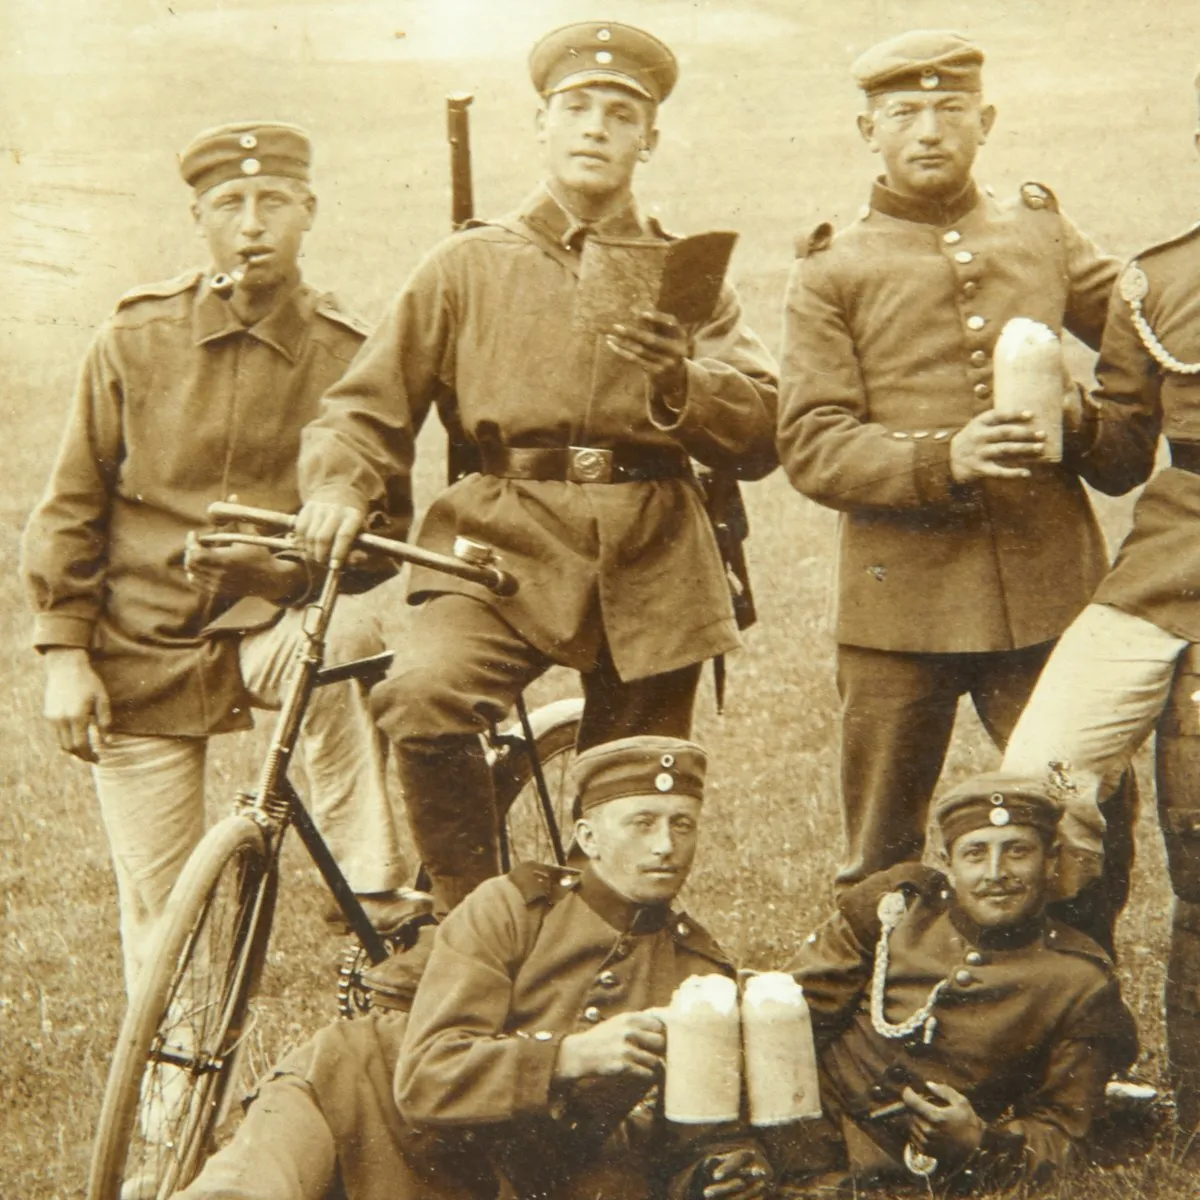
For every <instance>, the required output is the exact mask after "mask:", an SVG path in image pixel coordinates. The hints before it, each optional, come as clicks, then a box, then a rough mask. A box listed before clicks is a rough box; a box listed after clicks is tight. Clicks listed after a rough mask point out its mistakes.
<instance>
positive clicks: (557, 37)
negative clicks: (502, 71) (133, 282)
mask: <svg viewBox="0 0 1200 1200" xmlns="http://www.w3.org/2000/svg"><path fill="white" fill-rule="evenodd" d="M529 75H530V78H531V79H532V80H533V86H534V87H535V88H536V89H537V91H538V94H539V95H541V96H552V95H554V94H555V93H556V92H566V91H570V90H571V89H572V88H580V87H588V86H590V85H593V84H610V85H612V86H615V87H622V88H625V89H627V90H628V91H631V92H633V93H635V94H636V95H638V96H641V97H643V98H644V99H646V100H653V101H654V103H655V104H661V103H662V102H663V101H664V100H665V99H666V98H667V97H668V96H669V95H670V94H671V90H672V88H674V86H675V82H676V80H677V79H678V78H679V63H678V62H677V61H676V59H675V55H674V54H672V53H671V51H670V49H669V48H668V47H667V46H666V45H664V44H663V43H662V42H660V41H659V40H658V38H656V37H654V36H653V35H651V34H649V33H646V32H645V31H644V30H642V29H635V28H634V27H633V26H632V25H622V24H620V23H619V22H616V21H581V22H579V23H578V24H575V25H564V26H563V27H562V28H561V29H555V30H553V31H551V32H550V33H548V34H546V36H545V37H544V38H542V39H541V41H539V42H538V43H537V45H536V46H534V48H533V50H532V51H531V53H530V55H529Z"/></svg>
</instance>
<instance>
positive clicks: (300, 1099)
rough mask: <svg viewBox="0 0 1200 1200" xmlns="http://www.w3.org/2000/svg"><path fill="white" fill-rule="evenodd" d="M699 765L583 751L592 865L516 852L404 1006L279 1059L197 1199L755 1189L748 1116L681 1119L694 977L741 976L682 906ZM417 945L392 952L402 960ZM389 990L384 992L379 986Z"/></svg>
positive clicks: (447, 928) (669, 742)
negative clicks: (672, 1090) (675, 1057)
mask: <svg viewBox="0 0 1200 1200" xmlns="http://www.w3.org/2000/svg"><path fill="white" fill-rule="evenodd" d="M705 768H706V760H705V755H704V751H703V750H702V749H701V748H700V747H699V746H697V745H695V744H693V743H691V742H685V741H680V740H678V739H675V738H651V737H636V738H626V739H623V740H621V741H617V742H612V743H609V744H606V745H603V746H598V747H595V748H593V749H591V750H588V751H585V752H584V753H582V754H581V755H580V756H579V758H578V759H577V760H576V762H575V764H574V765H573V768H572V777H571V786H572V788H573V790H574V792H575V795H576V801H575V803H576V814H577V815H578V817H579V820H578V821H577V823H576V836H577V839H578V843H579V845H580V846H581V847H582V850H583V852H584V853H585V854H586V856H587V862H586V865H585V866H584V868H583V871H582V873H576V872H574V871H571V870H567V869H561V870H560V869H556V868H553V867H540V866H536V865H533V864H522V865H521V866H520V867H518V868H517V869H516V870H514V871H513V872H511V873H510V874H509V875H507V876H504V877H503V878H498V879H490V880H488V881H486V882H485V883H483V884H482V885H481V886H480V887H479V888H478V889H477V890H476V891H475V892H473V893H472V894H471V895H470V896H469V897H467V899H466V900H465V901H464V902H463V904H462V905H461V906H460V907H458V908H457V909H456V910H455V911H454V912H453V913H451V914H450V916H449V917H447V919H446V921H445V923H444V924H442V925H441V926H440V927H438V930H437V935H436V938H435V939H434V943H433V950H432V953H431V954H430V956H429V961H428V965H427V966H426V967H425V970H424V975H423V977H422V978H421V982H420V986H419V987H418V988H417V991H416V998H415V1000H414V1001H413V1004H412V1012H411V1015H405V1014H404V1013H401V1012H391V1013H380V1012H379V1011H378V1010H376V1011H373V1012H372V1013H371V1014H370V1015H369V1016H368V1017H367V1018H366V1019H364V1020H361V1021H354V1022H352V1023H346V1022H340V1023H338V1024H335V1025H331V1026H328V1027H327V1028H326V1029H324V1030H323V1031H322V1032H320V1033H319V1034H318V1035H317V1036H316V1038H314V1039H313V1040H312V1041H311V1042H309V1043H308V1045H306V1046H304V1047H302V1048H301V1049H300V1050H299V1051H297V1052H296V1053H294V1054H293V1055H292V1056H291V1057H290V1058H289V1059H288V1060H286V1061H285V1062H284V1063H282V1064H281V1065H280V1066H279V1067H278V1068H277V1069H276V1070H275V1071H274V1072H273V1074H272V1075H271V1078H270V1080H269V1082H268V1083H267V1084H266V1085H265V1086H264V1087H263V1088H262V1090H261V1093H260V1095H259V1096H258V1098H257V1100H256V1101H255V1102H254V1103H253V1104H252V1105H251V1107H250V1110H249V1113H248V1115H247V1118H246V1122H245V1124H244V1125H243V1126H242V1128H241V1130H240V1131H239V1132H238V1135H237V1137H235V1139H234V1140H233V1142H231V1143H230V1145H229V1146H228V1147H227V1148H226V1149H225V1150H223V1151H222V1152H221V1153H220V1154H218V1155H217V1156H216V1157H215V1158H213V1159H212V1160H210V1162H209V1163H208V1164H207V1166H206V1167H205V1169H204V1171H203V1172H202V1174H201V1175H200V1176H199V1178H198V1179H197V1180H196V1181H195V1182H194V1183H193V1184H192V1185H191V1186H190V1187H189V1188H188V1189H186V1191H184V1192H183V1194H182V1195H183V1197H185V1198H186V1200H205V1198H209V1197H211V1198H214V1200H215V1198H216V1197H220V1198H221V1200H276V1198H278V1200H321V1198H322V1197H325V1196H328V1195H330V1194H331V1193H333V1191H334V1188H335V1184H336V1185H337V1186H338V1188H339V1190H338V1191H337V1192H336V1194H337V1195H344V1196H345V1197H346V1198H347V1200H440V1198H441V1197H446V1198H448V1200H449V1198H453V1200H469V1198H470V1197H476V1196H478V1197H481V1198H482V1197H492V1196H495V1195H496V1189H497V1186H498V1183H499V1178H500V1177H503V1178H504V1179H505V1180H507V1182H508V1185H509V1187H510V1189H511V1194H514V1195H517V1196H539V1197H545V1198H546V1200H555V1198H557V1197H568V1196H572V1197H574V1196H606V1197H614V1198H616V1197H620V1198H621V1200H639V1198H649V1197H651V1196H661V1195H664V1194H669V1195H670V1196H672V1197H679V1198H681V1200H682V1198H684V1197H687V1198H689V1200H690V1198H692V1197H694V1198H695V1200H699V1197H701V1196H704V1197H718V1196H728V1197H740V1198H743V1200H752V1198H753V1197H757V1196H761V1195H763V1194H764V1191H765V1188H766V1186H767V1181H768V1179H769V1168H768V1167H767V1164H766V1161H765V1159H763V1158H762V1156H761V1153H760V1152H759V1151H758V1150H757V1147H755V1146H754V1144H753V1143H751V1142H748V1141H746V1140H745V1139H744V1138H741V1137H740V1136H739V1135H738V1133H737V1131H736V1130H734V1129H729V1128H725V1127H707V1128H705V1129H703V1130H697V1131H696V1132H695V1133H694V1134H692V1135H688V1134H687V1133H686V1131H683V1130H680V1129H675V1130H673V1131H672V1130H670V1129H669V1128H668V1127H667V1126H666V1124H665V1122H664V1121H663V1119H662V1115H661V1111H660V1108H659V1106H658V1104H657V1101H656V1099H655V1097H656V1096H657V1093H658V1089H657V1087H656V1086H655V1085H656V1081H658V1080H659V1079H660V1078H661V1072H662V1059H663V1051H664V1048H665V1045H666V1039H665V1035H664V1028H663V1024H662V1021H661V1020H660V1018H659V1017H657V1016H655V1015H653V1014H651V1013H650V1012H647V1011H645V1010H647V1009H649V1008H651V1007H653V1006H658V1005H664V1004H666V1003H668V1002H669V1001H670V998H671V994H672V992H673V990H674V988H675V987H676V986H677V985H678V984H679V983H681V982H682V981H683V980H684V979H685V978H687V977H688V976H690V975H711V974H721V975H727V976H732V975H733V973H734V972H733V968H732V966H731V965H730V963H729V960H728V959H727V958H726V957H725V955H724V954H723V953H722V951H721V950H720V948H719V947H718V946H717V944H716V943H715V942H714V941H713V940H712V938H711V937H710V936H709V935H708V934H707V933H706V932H705V931H704V930H703V929H702V928H701V927H700V926H699V925H698V924H696V922H695V921H693V920H692V919H691V918H690V917H688V916H686V915H685V914H683V913H679V912H674V911H672V910H671V908H670V905H671V901H672V900H673V899H674V898H675V896H676V894H677V893H678V892H679V889H680V888H681V887H682V886H683V884H684V881H685V880H686V879H687V875H688V871H689V870H690V868H691V865H692V857H693V855H694V853H695V850H696V841H697V834H698V827H699V819H700V806H701V798H702V794H703V785H704V774H705ZM404 957H405V956H399V957H398V958H397V959H393V960H390V962H389V963H388V964H385V967H384V972H385V973H386V971H387V969H388V968H389V967H391V968H393V969H394V970H396V971H398V972H399V974H401V975H403V974H404V972H405V966H406V965H405V963H404V961H403V960H404ZM380 994H383V993H382V992H381V993H380Z"/></svg>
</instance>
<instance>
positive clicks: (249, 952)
mask: <svg viewBox="0 0 1200 1200" xmlns="http://www.w3.org/2000/svg"><path fill="white" fill-rule="evenodd" d="M275 890H276V874H275V870H274V867H273V864H272V862H271V861H270V859H269V856H268V850H267V843H266V839H265V837H264V834H263V831H262V830H261V829H260V828H259V827H258V826H257V825H256V824H255V823H254V822H253V821H251V820H250V819H249V818H247V817H242V816H232V817H227V818H226V819H225V820H224V821H222V822H221V823H220V824H218V825H216V826H214V828H213V829H211V830H210V831H209V832H208V834H207V835H206V836H205V837H204V839H203V841H201V843H200V845H199V846H197V847H196V850H195V851H194V852H193V854H192V856H191V858H190V859H189V860H188V863H187V866H186V867H185V868H184V871H183V874H182V875H181V876H180V877H179V880H178V882H177V883H176V884H175V887H174V890H173V891H172V893H171V898H170V900H169V901H168V903H167V908H166V911H165V912H164V914H163V918H162V922H161V924H160V926H159V932H158V934H157V936H156V941H155V946H154V949H153V951H152V954H151V957H150V959H149V960H148V965H147V966H146V968H145V971H144V972H143V975H142V977H141V979H140V980H139V981H138V984H137V988H136V992H135V995H134V996H133V998H132V1000H131V1001H130V1004H129V1009H128V1011H127V1012H126V1014H125V1020H124V1022H123V1024H122V1026H121V1034H120V1037H119V1039H118V1041H117V1048H116V1051H115V1053H114V1055H113V1063H112V1067H111V1069H110V1071H109V1076H108V1084H107V1087H106V1089H105V1093H104V1104H103V1107H102V1109H101V1112H100V1120H99V1124H98V1126H97V1131H96V1141H95V1145H94V1147H93V1151H92V1165H91V1173H90V1176H89V1180H88V1195H89V1197H90V1200H166V1197H168V1196H170V1195H172V1194H173V1193H174V1192H176V1191H178V1190H179V1189H180V1188H183V1187H185V1186H186V1185H187V1184H188V1183H189V1182H190V1181H191V1180H192V1179H193V1178H194V1177H195V1175H196V1174H197V1173H198V1171H199V1169H200V1167H201V1165H202V1163H203V1160H204V1156H205V1154H206V1152H207V1151H208V1150H209V1148H210V1146H211V1142H212V1137H213V1134H214V1131H215V1129H216V1127H217V1124H218V1123H219V1121H220V1120H221V1119H222V1116H223V1114H224V1110H225V1107H226V1102H227V1101H228V1100H229V1099H230V1098H231V1097H232V1090H231V1084H232V1081H233V1078H234V1076H235V1074H236V1063H237V1058H238V1049H239V1047H240V1045H241V1043H242V1039H243V1035H244V1033H245V1031H246V1030H245V1025H246V1010H247V1005H248V1002H249V999H250V996H251V993H252V992H253V990H254V988H255V987H256V986H257V983H258V976H259V973H260V969H261V966H262V962H263V960H264V959H265V957H266V948H267V938H268V936H269V934H270V926H271V918H272V915H273V912H274V906H275Z"/></svg>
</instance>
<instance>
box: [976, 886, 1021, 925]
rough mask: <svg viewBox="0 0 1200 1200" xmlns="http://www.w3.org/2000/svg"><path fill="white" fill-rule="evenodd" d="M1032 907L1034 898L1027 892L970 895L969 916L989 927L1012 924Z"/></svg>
mask: <svg viewBox="0 0 1200 1200" xmlns="http://www.w3.org/2000/svg"><path fill="white" fill-rule="evenodd" d="M1033 907H1034V898H1033V897H1032V896H1031V895H1030V893H1029V892H1016V893H1009V894H1007V895H1003V896H972V897H971V908H972V910H973V911H972V913H971V916H973V917H974V918H975V920H976V921H977V922H978V923H979V924H980V925H983V926H985V927H986V928H989V929H992V928H999V927H1001V926H1004V925H1013V924H1015V923H1016V922H1017V921H1020V920H1023V919H1024V918H1025V917H1026V916H1028V915H1029V913H1030V911H1031V910H1032V908H1033Z"/></svg>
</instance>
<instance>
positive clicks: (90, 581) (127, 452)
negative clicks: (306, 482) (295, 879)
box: [22, 122, 404, 988]
mask: <svg viewBox="0 0 1200 1200" xmlns="http://www.w3.org/2000/svg"><path fill="white" fill-rule="evenodd" d="M310 158H311V147H310V144H309V139H308V135H307V134H306V133H305V132H304V131H303V130H301V129H298V128H296V127H295V126H292V125H282V124H277V123H274V122H248V123H242V124H236V125H225V126H222V127H221V128H219V129H212V130H209V131H207V132H206V133H202V134H200V135H199V136H198V137H197V138H196V139H195V140H194V141H193V142H192V144H191V145H190V146H189V147H188V148H187V149H186V150H185V151H184V152H183V154H182V156H181V158H180V169H181V171H182V173H183V177H184V179H185V180H186V181H187V183H188V184H190V185H191V187H192V188H193V189H194V191H195V198H194V200H193V202H192V213H193V215H194V217H195V221H196V225H197V228H198V230H199V232H200V233H201V234H202V236H203V237H204V239H205V241H206V242H207V245H208V250H209V252H210V254H211V256H212V268H211V270H210V271H208V272H201V271H192V272H189V273H187V274H185V275H181V276H179V277H178V278H177V279H173V280H170V281H168V282H166V283H156V284H150V285H149V286H147V287H141V288H137V289H136V290H134V291H132V292H130V293H128V294H127V295H126V296H124V297H123V298H122V299H121V301H120V302H119V303H118V305H117V309H116V312H115V313H114V314H113V315H112V317H110V318H109V320H108V321H107V322H106V323H105V325H104V326H103V327H102V328H101V330H100V332H99V333H98V334H97V335H96V338H95V340H94V342H93V343H92V347H91V350H90V351H89V352H88V356H87V359H86V361H85V363H84V367H83V372H82V374H81V376H80V382H79V387H78V390H77V392H76V397H75V407H74V410H73V411H72V413H71V416H70V419H69V420H68V423H67V428H66V433H65V435H64V438H63V442H62V448H61V450H60V452H59V457H58V462H57V464H56V465H55V468H54V472H53V475H52V476H51V479H50V484H49V486H48V488H47V491H46V495H45V498H44V499H43V500H42V502H41V504H40V505H39V506H38V508H37V511H36V512H35V513H34V514H33V517H32V519H31V520H30V522H29V526H28V528H27V529H26V531H25V538H24V543H23V547H22V550H23V565H24V571H25V576H26V580H27V583H28V586H29V591H30V594H31V597H32V601H33V607H34V611H35V614H36V616H35V627H34V645H35V646H36V647H37V649H38V650H40V651H41V653H42V656H43V660H44V662H45V666H46V716H47V717H48V718H49V720H50V721H51V723H52V724H53V726H54V728H55V730H56V732H57V734H58V740H59V744H60V745H61V746H62V748H63V749H64V750H65V751H67V752H68V753H70V754H73V755H75V756H76V757H78V758H82V759H84V760H86V761H89V762H91V763H92V764H93V768H92V771H93V776H94V779H95V783H96V792H97V795H98V797H99V800H100V812H101V815H102V817H103V819H104V824H105V828H106V829H107V831H108V838H109V845H110V847H111V849H112V855H113V864H114V867H115V869H116V875H117V889H118V894H119V898H120V905H121V940H122V946H123V950H124V955H125V982H126V987H127V988H132V986H133V983H134V979H135V977H136V975H137V972H138V970H139V968H140V965H141V962H142V957H143V955H144V954H145V951H146V941H147V938H148V937H149V936H150V932H151V929H152V927H153V924H154V922H155V920H156V919H157V917H158V915H159V914H160V913H161V912H162V909H163V906H164V905H165V903H166V900H167V896H168V894H169V893H170V891H171V887H172V885H173V884H174V882H175V879H176V878H177V876H178V875H179V872H180V871H181V870H182V869H183V865H184V863H185V862H186V861H187V858H188V855H189V854H190V853H191V851H192V849H193V848H194V846H195V844H196V842H197V841H198V840H199V839H200V836H201V834H202V833H203V832H204V761H205V750H206V746H207V740H208V737H209V735H210V734H214V733H223V732H225V731H227V730H233V729H244V728H246V727H247V726H248V725H249V724H250V716H249V710H250V708H251V707H252V706H256V707H264V706H265V707H271V706H273V705H274V704H275V703H277V699H278V696H279V692H280V689H281V687H282V683H283V676H284V673H285V670H286V667H287V665H288V663H289V661H290V659H291V654H292V650H293V648H294V646H295V645H296V643H297V641H298V637H299V632H300V619H301V615H302V609H301V607H300V606H302V604H303V602H304V599H305V597H306V596H307V595H308V594H309V591H310V588H311V585H312V583H313V580H312V578H311V576H310V574H309V572H308V570H307V569H306V568H305V566H304V565H303V564H302V563H300V562H298V561H293V560H290V559H287V558H280V557H277V556H273V555H272V554H271V553H270V552H268V551H266V550H262V549H260V548H258V547H244V546H238V547H227V548H217V549H203V548H201V547H200V546H199V544H198V543H196V541H195V539H194V537H193V536H192V532H191V531H194V530H195V529H197V528H198V527H202V526H203V525H204V524H205V522H206V520H207V514H206V510H207V507H208V505H209V504H210V503H211V502H212V501H214V500H221V499H225V498H227V497H228V496H229V495H230V494H231V493H236V494H237V496H238V498H239V499H240V500H241V501H242V502H243V503H246V504H255V505H261V506H264V507H269V508H282V509H290V508H294V507H295V505H296V504H297V503H298V500H299V497H298V495H297V492H296V466H295V460H296V454H297V450H298V444H299V438H300V430H301V428H302V427H303V425H304V423H305V422H306V421H307V420H309V419H310V418H311V417H312V416H313V415H314V414H315V412H316V406H317V401H318V399H319V398H320V396H321V393H322V392H323V391H324V390H325V389H326V388H328V387H329V386H330V384H332V383H333V382H334V380H336V379H337V378H338V376H339V375H341V373H342V372H343V371H344V370H345V369H346V366H347V364H348V363H349V362H350V360H351V359H352V358H353V357H354V354H355V352H356V351H357V350H358V348H359V346H360V345H361V344H362V341H363V337H364V336H365V330H364V329H363V328H362V326H361V325H360V324H359V323H358V322H357V321H356V320H355V319H354V318H353V317H350V316H347V315H346V313H344V312H343V311H342V310H341V309H340V308H339V307H338V306H337V304H336V303H335V302H334V300H333V298H332V297H330V296H328V295H325V294H323V293H321V292H318V291H315V290H314V289H313V288H311V287H309V286H307V285H306V284H304V283H302V282H301V280H300V266H299V255H300V247H301V243H302V242H303V239H304V235H305V233H306V232H307V231H308V229H309V228H310V226H311V225H312V221H313V216H314V214H315V212H316V199H315V197H314V196H313V193H312V191H311V190H310V188H309V160H310ZM377 579H378V576H370V575H366V574H365V573H364V574H360V577H359V578H358V580H357V586H358V588H359V589H361V588H362V587H364V586H369V584H370V583H372V582H375V581H377ZM354 584H355V581H353V580H351V586H352V587H353V586H354ZM338 618H339V620H336V621H335V622H334V629H333V631H332V634H331V643H330V651H331V655H332V656H333V657H334V658H338V657H340V658H342V659H349V658H355V657H358V656H360V655H362V654H369V653H371V652H373V651H375V650H378V649H381V648H382V647H381V644H380V640H379V635H378V632H377V629H376V628H375V623H374V621H373V619H369V617H368V614H367V613H366V612H365V611H364V610H363V609H362V608H361V607H360V606H357V605H356V604H355V603H354V602H353V601H351V602H349V603H346V604H345V605H344V607H343V608H341V609H339V611H338ZM211 622H215V627H214V628H210V623H211ZM304 732H305V737H304V740H303V742H302V751H301V752H302V755H303V763H304V767H305V771H306V774H307V776H308V781H309V785H310V789H311V792H312V797H313V803H314V807H315V811H316V817H317V819H318V821H319V822H320V824H321V826H322V828H323V831H324V833H325V836H326V838H327V839H328V841H329V843H330V846H331V849H332V850H333V851H334V854H335V856H336V857H337V858H338V861H339V862H340V863H341V866H342V869H343V871H344V872H345V873H346V875H347V876H348V878H349V881H350V883H351V886H352V887H353V888H354V889H355V890H356V891H357V892H359V893H360V894H361V895H363V897H364V899H365V900H366V902H367V905H366V906H367V909H368V915H370V916H372V917H373V918H374V919H376V920H380V921H387V920H388V915H389V913H390V912H394V911H398V909H399V907H400V904H401V902H402V901H403V897H401V896H393V895H392V891H393V889H395V888H396V887H397V885H398V884H399V883H400V882H401V881H402V872H403V869H404V867H403V863H402V861H401V854H400V850H399V846H398V843H397V835H396V828H395V821H394V819H393V814H392V811H391V808H390V806H389V803H388V798H387V792H386V790H385V788H384V780H383V772H382V758H381V755H380V752H379V745H378V739H377V737H376V735H375V731H374V728H373V726H372V723H371V720H370V714H369V713H368V711H367V707H366V698H365V696H364V694H363V693H362V691H361V690H360V688H359V686H358V685H357V684H356V683H354V682H353V681H352V682H349V683H346V684H343V685H338V686H336V687H330V688H325V689H322V691H320V692H317V693H316V694H315V695H314V697H313V703H312V705H311V707H310V709H309V713H308V717H307V721H306V725H305V731H304Z"/></svg>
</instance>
